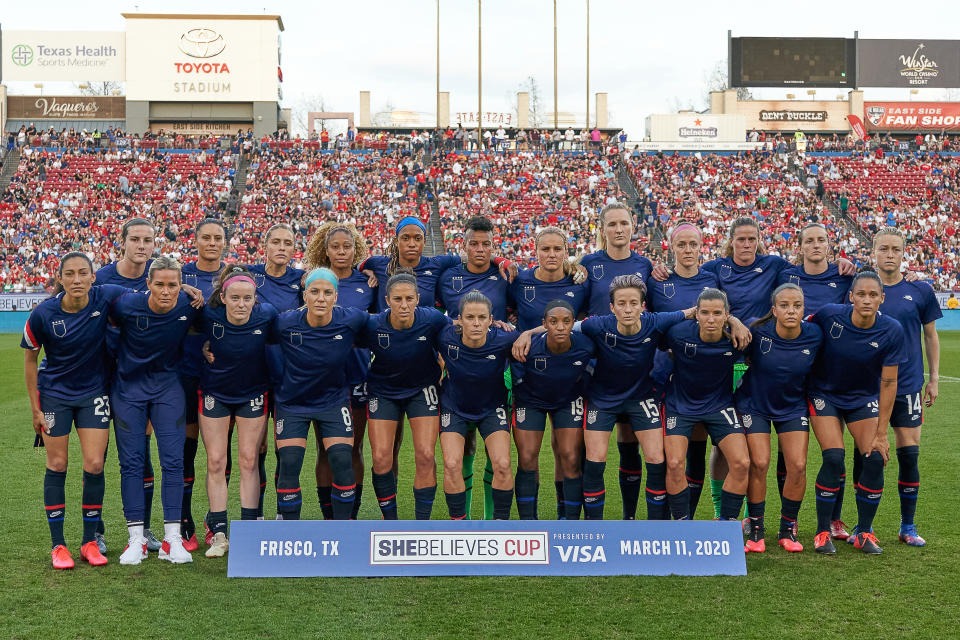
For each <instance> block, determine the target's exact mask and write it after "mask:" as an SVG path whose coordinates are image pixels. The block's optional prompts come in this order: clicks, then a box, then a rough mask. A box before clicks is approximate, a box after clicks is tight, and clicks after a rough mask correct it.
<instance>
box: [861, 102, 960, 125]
mask: <svg viewBox="0 0 960 640" xmlns="http://www.w3.org/2000/svg"><path fill="white" fill-rule="evenodd" d="M863 111H864V116H865V117H864V121H865V122H866V125H867V130H868V131H932V132H939V131H952V132H957V131H960V102H865V103H863Z"/></svg>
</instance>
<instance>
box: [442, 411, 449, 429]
mask: <svg viewBox="0 0 960 640" xmlns="http://www.w3.org/2000/svg"><path fill="white" fill-rule="evenodd" d="M440 426H441V427H444V428H446V427H449V426H450V414H449V413H441V414H440Z"/></svg>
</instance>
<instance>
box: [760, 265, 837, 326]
mask: <svg viewBox="0 0 960 640" xmlns="http://www.w3.org/2000/svg"><path fill="white" fill-rule="evenodd" d="M786 282H792V283H793V284H795V285H797V286H799V287H800V288H801V289H802V290H803V313H804V314H805V315H813V314H814V313H816V312H817V311H820V309H821V307H823V305H825V304H846V303H847V302H849V301H850V297H849V296H848V295H847V294H848V293H849V292H850V285H851V284H853V276H842V275H840V272H839V270H838V269H837V265H836V263H831V264H829V265H827V270H826V271H824V272H823V273H821V274H819V275H815V276H814V275H810V274H808V273H807V272H806V271H804V270H803V265H795V266H792V267H790V268H789V269H784V270H783V271H781V272H780V277H779V278H778V279H777V285H778V286H779V285H781V284H784V283H786Z"/></svg>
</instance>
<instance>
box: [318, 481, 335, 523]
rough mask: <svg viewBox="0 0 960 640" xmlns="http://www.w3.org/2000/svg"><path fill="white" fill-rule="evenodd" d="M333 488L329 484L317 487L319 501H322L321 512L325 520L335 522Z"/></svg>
mask: <svg viewBox="0 0 960 640" xmlns="http://www.w3.org/2000/svg"><path fill="white" fill-rule="evenodd" d="M331 496H332V487H331V486H330V485H328V484H324V485H318V486H317V500H319V501H320V512H321V513H322V514H323V519H324V520H333V498H332V497H331Z"/></svg>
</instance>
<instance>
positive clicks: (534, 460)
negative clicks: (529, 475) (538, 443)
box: [517, 451, 540, 471]
mask: <svg viewBox="0 0 960 640" xmlns="http://www.w3.org/2000/svg"><path fill="white" fill-rule="evenodd" d="M539 462H540V456H538V455H536V454H535V453H534V452H532V451H524V452H523V453H520V452H519V451H518V452H517V466H518V467H519V468H521V469H526V470H528V471H533V470H534V469H536V468H537V467H538V466H539Z"/></svg>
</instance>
